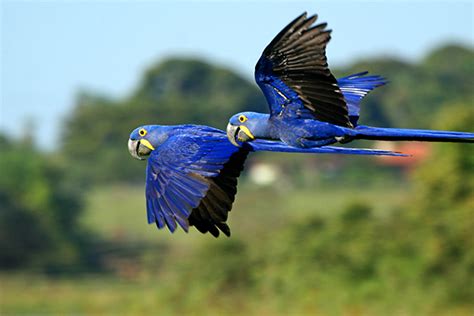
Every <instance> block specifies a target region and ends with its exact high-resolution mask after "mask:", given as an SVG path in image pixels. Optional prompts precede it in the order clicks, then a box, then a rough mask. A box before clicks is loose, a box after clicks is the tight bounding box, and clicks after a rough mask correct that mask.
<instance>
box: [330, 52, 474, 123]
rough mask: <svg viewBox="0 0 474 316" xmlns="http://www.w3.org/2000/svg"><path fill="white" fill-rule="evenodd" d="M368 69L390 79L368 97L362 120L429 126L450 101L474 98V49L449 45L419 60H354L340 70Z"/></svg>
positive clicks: (346, 73) (343, 71)
mask: <svg viewBox="0 0 474 316" xmlns="http://www.w3.org/2000/svg"><path fill="white" fill-rule="evenodd" d="M363 70H368V71H370V73H372V74H378V75H382V76H383V77H385V78H387V79H388V80H389V84H388V85H387V86H386V87H381V88H378V89H377V90H376V91H374V92H372V93H371V95H370V97H369V98H367V100H364V102H363V104H362V110H361V113H362V115H361V124H366V125H376V126H389V127H390V126H391V127H395V126H396V127H405V128H429V127H430V124H431V123H430V122H431V121H432V120H433V118H434V117H436V113H437V112H438V111H439V110H440V109H441V108H442V106H443V105H445V103H446V102H453V101H456V100H459V99H461V100H471V101H470V102H472V99H473V98H474V90H473V89H472V87H473V86H474V78H473V76H472V73H473V71H474V51H473V50H472V49H470V48H466V47H462V46H456V45H447V46H443V47H440V48H438V49H437V50H434V51H433V52H431V53H430V54H428V55H427V56H426V57H425V58H424V59H423V60H421V61H420V62H419V63H416V64H409V63H406V62H403V61H400V60H396V59H386V58H385V59H379V60H373V59H371V60H368V61H360V62H357V63H354V64H353V65H351V66H350V67H348V68H346V69H338V71H337V74H341V75H348V74H351V73H355V72H360V71H363Z"/></svg>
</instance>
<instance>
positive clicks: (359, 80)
mask: <svg viewBox="0 0 474 316" xmlns="http://www.w3.org/2000/svg"><path fill="white" fill-rule="evenodd" d="M316 19H317V17H316V16H311V17H309V18H307V15H306V13H303V14H302V15H300V16H299V17H297V18H296V19H295V20H293V21H292V22H291V23H290V24H288V26H286V27H285V28H284V29H283V30H282V31H281V32H280V33H279V34H278V35H277V36H276V37H275V38H274V39H273V40H272V41H271V42H270V44H269V45H268V46H267V47H266V48H265V50H264V51H263V54H262V56H261V57H260V59H259V60H258V62H257V65H256V66H255V80H256V82H257V84H258V85H259V87H260V88H261V90H262V91H263V94H264V95H265V97H266V100H267V103H268V105H269V107H270V114H265V113H256V112H243V113H238V114H236V115H234V116H232V117H231V118H230V120H229V124H228V125H227V135H228V137H229V140H230V141H231V142H232V143H233V144H234V145H236V146H239V143H238V141H240V142H248V141H252V140H254V139H273V140H281V141H282V142H284V143H285V144H287V145H290V146H294V147H299V148H313V147H319V146H324V145H328V144H333V143H336V142H340V143H347V142H350V141H352V140H354V139H373V140H417V141H439V142H474V133H464V132H451V131H434V130H416V129H399V128H378V127H371V126H363V125H358V124H357V122H358V119H359V110H360V101H361V100H362V98H363V97H364V96H365V95H366V94H367V93H368V92H369V91H371V90H372V89H374V88H375V87H378V86H380V85H383V84H385V80H384V79H383V78H381V77H379V76H367V75H366V74H367V73H359V74H355V75H352V76H348V77H345V78H341V79H339V80H336V78H335V77H334V76H333V75H332V74H331V71H330V70H329V68H328V64H327V59H326V45H327V43H328V42H329V40H330V31H329V30H326V25H327V24H326V23H321V24H317V25H314V26H313V24H314V22H315V21H316Z"/></svg>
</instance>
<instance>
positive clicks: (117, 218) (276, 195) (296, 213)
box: [82, 184, 410, 243]
mask: <svg viewBox="0 0 474 316" xmlns="http://www.w3.org/2000/svg"><path fill="white" fill-rule="evenodd" d="M409 190H410V188H409V187H408V186H403V185H389V186H388V187H387V186H383V187H382V186H378V187H369V188H367V187H364V186H361V187H347V188H341V187H339V188H331V187H322V186H321V187H314V188H311V189H310V188H304V189H294V188H277V187H258V186H254V185H251V184H246V185H241V186H240V187H239V192H238V194H237V198H236V201H235V204H234V207H233V209H232V212H230V213H229V225H230V227H231V230H232V233H233V235H234V236H236V237H238V238H252V237H253V236H252V232H254V233H263V234H264V233H265V232H269V233H270V232H271V231H272V230H274V229H278V227H280V226H282V225H284V224H285V223H287V222H288V221H293V220H298V219H302V218H304V217H306V216H307V215H309V214H320V215H323V216H332V215H336V214H338V213H339V211H340V210H341V209H342V208H344V207H346V206H347V205H348V204H350V203H353V202H359V203H367V204H369V205H371V207H372V208H373V210H374V213H376V214H378V215H380V216H384V214H386V213H387V212H389V211H391V210H393V209H395V208H397V207H398V206H399V205H401V204H402V203H403V202H404V201H405V198H404V197H405V195H406V193H407V192H408V191H409ZM82 222H83V223H84V224H85V226H86V227H88V228H89V229H90V230H91V231H93V232H94V233H96V234H98V235H99V236H102V237H105V238H112V239H126V240H145V241H150V242H156V241H160V242H161V241H169V242H172V243H181V242H184V243H193V242H196V241H197V240H204V241H205V240H208V239H212V237H211V236H207V235H206V236H203V237H201V234H199V233H196V232H195V230H194V229H191V230H190V233H189V234H185V233H184V232H183V231H181V230H178V231H177V232H176V233H174V234H170V233H169V232H168V231H158V230H157V229H156V227H155V226H154V225H147V222H146V209H145V197H144V188H143V187H139V186H126V185H125V186H112V187H110V188H100V189H98V190H94V191H93V192H91V194H90V195H89V198H88V200H87V207H86V211H85V213H84V214H83V217H82ZM271 227H274V228H273V229H272V228H271Z"/></svg>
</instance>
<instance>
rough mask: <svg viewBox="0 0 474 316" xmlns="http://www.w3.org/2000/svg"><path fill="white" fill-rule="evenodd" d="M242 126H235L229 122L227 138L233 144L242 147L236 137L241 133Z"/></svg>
mask: <svg viewBox="0 0 474 316" xmlns="http://www.w3.org/2000/svg"><path fill="white" fill-rule="evenodd" d="M239 130H240V128H239V127H238V126H234V125H232V124H230V123H229V124H227V138H228V139H229V141H230V142H231V143H232V145H234V146H237V147H240V146H241V145H240V144H239V143H237V141H236V137H237V135H238V133H239Z"/></svg>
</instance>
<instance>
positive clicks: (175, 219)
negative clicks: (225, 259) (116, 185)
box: [128, 125, 403, 237]
mask: <svg viewBox="0 0 474 316" xmlns="http://www.w3.org/2000/svg"><path fill="white" fill-rule="evenodd" d="M128 149H129V151H130V154H131V155H132V156H133V157H134V158H137V159H140V160H143V159H145V158H146V157H148V163H147V168H146V188H145V196H146V207H147V215H148V223H150V224H151V223H155V224H156V226H157V227H158V228H159V229H162V228H164V227H168V229H169V230H170V231H171V232H174V231H175V230H176V228H177V227H178V226H180V227H181V228H183V229H184V230H185V231H188V229H189V226H195V227H196V229H198V230H199V231H200V232H202V233H207V232H210V233H211V234H212V235H213V236H215V237H217V236H219V231H221V232H223V233H224V234H225V235H227V236H229V235H230V229H229V226H228V225H227V224H226V221H227V216H228V212H229V211H230V210H231V208H232V203H233V202H234V199H235V195H236V193H237V179H238V177H239V175H240V172H241V171H242V169H243V167H244V162H245V159H246V157H247V155H248V154H249V152H252V151H276V152H299V153H333V154H334V153H336V154H355V155H390V156H403V155H401V154H399V153H395V152H390V151H383V150H371V149H359V148H342V147H331V146H324V147H320V148H307V149H302V148H297V147H291V146H288V145H286V144H284V143H282V142H279V141H268V140H257V141H255V142H252V143H244V144H240V146H239V147H237V146H234V145H233V144H231V143H230V142H229V141H228V139H227V136H226V133H225V132H224V131H221V130H219V129H216V128H212V127H208V126H202V125H175V126H163V125H146V126H142V127H139V128H137V129H135V130H134V131H132V133H131V134H130V139H129V141H128Z"/></svg>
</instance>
